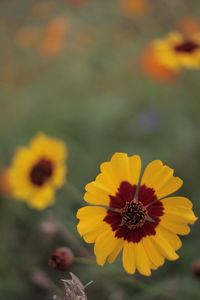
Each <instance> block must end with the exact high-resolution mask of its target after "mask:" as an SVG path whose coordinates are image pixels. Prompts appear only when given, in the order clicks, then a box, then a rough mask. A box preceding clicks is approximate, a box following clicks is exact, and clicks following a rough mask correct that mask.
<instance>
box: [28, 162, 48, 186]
mask: <svg viewBox="0 0 200 300" xmlns="http://www.w3.org/2000/svg"><path fill="white" fill-rule="evenodd" d="M52 174H53V163H52V161H51V160H49V159H46V158H41V159H40V160H39V161H38V162H37V163H36V164H35V165H34V166H33V167H32V169H31V172H30V178H31V181H32V183H33V184H34V185H37V186H42V185H44V184H45V182H46V181H47V180H48V179H49V178H50V177H51V175H52Z"/></svg>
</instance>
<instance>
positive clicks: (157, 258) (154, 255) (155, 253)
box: [142, 236, 165, 267]
mask: <svg viewBox="0 0 200 300" xmlns="http://www.w3.org/2000/svg"><path fill="white" fill-rule="evenodd" d="M142 242H143V245H144V249H145V251H146V253H147V255H148V257H149V260H150V261H151V263H152V264H154V265H155V266H157V267H159V266H162V265H163V264H164V261H165V259H164V257H163V255H162V254H161V252H160V251H159V250H158V248H157V247H156V246H155V244H154V243H153V241H152V240H151V237H150V236H146V237H145V238H143V240H142Z"/></svg>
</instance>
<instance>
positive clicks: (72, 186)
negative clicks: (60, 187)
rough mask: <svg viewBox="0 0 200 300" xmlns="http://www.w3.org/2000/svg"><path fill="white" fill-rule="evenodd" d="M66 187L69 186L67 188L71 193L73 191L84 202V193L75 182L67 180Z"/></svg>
mask: <svg viewBox="0 0 200 300" xmlns="http://www.w3.org/2000/svg"><path fill="white" fill-rule="evenodd" d="M65 187H66V188H67V190H68V191H69V192H70V193H72V194H73V195H74V196H75V197H76V198H77V199H79V200H80V202H81V203H82V204H83V202H82V199H83V193H82V192H81V191H80V190H79V189H78V188H77V187H76V186H75V185H74V184H73V183H71V182H70V181H67V182H66V184H65Z"/></svg>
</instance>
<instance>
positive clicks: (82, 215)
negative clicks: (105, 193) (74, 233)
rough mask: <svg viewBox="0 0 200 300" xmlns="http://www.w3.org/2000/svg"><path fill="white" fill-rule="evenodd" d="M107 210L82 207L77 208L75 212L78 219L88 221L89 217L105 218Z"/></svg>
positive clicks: (95, 207)
mask: <svg viewBox="0 0 200 300" xmlns="http://www.w3.org/2000/svg"><path fill="white" fill-rule="evenodd" d="M106 213H107V209H106V208H104V207H98V206H84V207H81V208H79V210H78V211H77V214H76V217H77V218H78V219H87V220H88V219H89V218H91V217H94V216H95V217H96V216H101V218H104V217H105V216H106Z"/></svg>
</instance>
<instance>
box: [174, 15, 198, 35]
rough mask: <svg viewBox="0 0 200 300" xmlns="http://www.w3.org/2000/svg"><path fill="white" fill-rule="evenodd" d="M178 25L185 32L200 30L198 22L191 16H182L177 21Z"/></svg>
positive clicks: (190, 32)
mask: <svg viewBox="0 0 200 300" xmlns="http://www.w3.org/2000/svg"><path fill="white" fill-rule="evenodd" d="M178 27H179V28H180V30H181V31H182V32H183V33H185V34H192V33H196V32H199V31H200V22H199V21H198V20H197V19H195V18H193V17H191V16H188V17H183V18H181V19H180V20H179V21H178Z"/></svg>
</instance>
